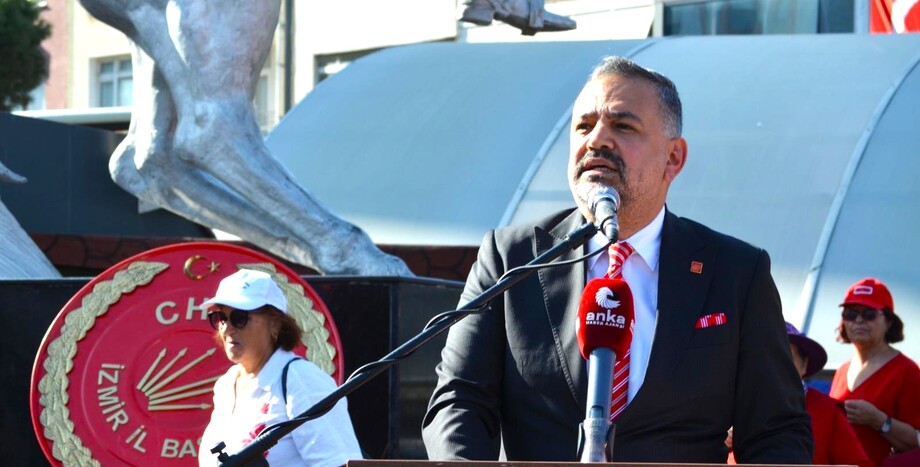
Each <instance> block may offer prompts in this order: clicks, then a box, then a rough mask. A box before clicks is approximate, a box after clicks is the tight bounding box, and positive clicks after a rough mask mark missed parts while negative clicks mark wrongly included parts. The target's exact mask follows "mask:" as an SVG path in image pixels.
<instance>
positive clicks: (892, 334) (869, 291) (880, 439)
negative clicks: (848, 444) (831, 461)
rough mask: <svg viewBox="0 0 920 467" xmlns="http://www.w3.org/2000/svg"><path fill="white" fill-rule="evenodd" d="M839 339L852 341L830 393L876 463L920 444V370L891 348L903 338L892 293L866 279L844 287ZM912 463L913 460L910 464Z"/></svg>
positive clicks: (879, 282)
mask: <svg viewBox="0 0 920 467" xmlns="http://www.w3.org/2000/svg"><path fill="white" fill-rule="evenodd" d="M840 306H842V307H843V312H842V313H841V322H840V327H839V328H838V332H839V334H838V336H837V337H838V340H839V341H841V342H845V343H848V344H850V343H851V344H853V349H854V350H855V352H854V354H853V358H852V359H851V360H850V361H848V362H846V363H844V364H843V365H842V366H841V367H840V368H839V369H838V370H837V372H836V373H835V374H834V381H833V382H832V383H831V391H830V395H831V397H833V398H835V399H837V400H840V401H843V407H844V409H845V410H846V414H847V419H848V420H849V421H850V423H851V424H853V428H854V429H855V431H856V436H857V437H858V438H859V441H860V442H861V443H862V445H863V449H865V451H866V454H868V455H869V458H870V459H871V460H872V462H874V463H875V464H876V465H880V464H881V462H882V461H883V460H884V459H885V458H886V457H888V456H889V455H891V454H892V453H893V452H904V451H909V450H912V449H916V448H917V446H918V443H920V435H918V432H917V428H918V427H920V396H918V394H920V368H918V367H917V364H916V363H915V362H914V361H913V360H911V359H909V358H907V356H905V355H904V354H902V353H901V352H899V351H897V350H896V349H895V348H894V347H892V346H891V344H892V343H895V342H900V341H902V340H904V323H903V322H902V321H901V318H899V317H898V316H897V315H895V314H894V301H893V300H892V298H891V292H889V291H888V287H886V286H885V284H883V283H882V282H881V281H879V280H877V279H873V278H865V279H863V280H861V281H859V282H856V283H855V284H853V285H851V286H850V288H849V289H848V290H847V294H846V297H844V299H843V303H841V304H840ZM912 465H916V464H912Z"/></svg>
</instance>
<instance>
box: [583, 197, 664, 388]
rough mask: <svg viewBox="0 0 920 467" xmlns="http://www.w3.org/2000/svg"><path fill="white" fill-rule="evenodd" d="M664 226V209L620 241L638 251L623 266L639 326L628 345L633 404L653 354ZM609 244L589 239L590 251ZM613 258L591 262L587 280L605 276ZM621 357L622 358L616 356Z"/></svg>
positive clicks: (600, 237)
mask: <svg viewBox="0 0 920 467" xmlns="http://www.w3.org/2000/svg"><path fill="white" fill-rule="evenodd" d="M663 225H664V207H662V208H661V211H659V212H658V215H657V216H655V219H653V220H652V222H650V223H649V224H648V225H646V226H645V227H643V228H642V229H641V230H639V231H638V232H636V233H635V234H633V235H632V236H631V237H629V238H621V239H620V241H625V242H627V243H629V244H630V245H632V247H633V248H634V249H635V252H634V253H633V254H632V255H631V256H630V257H629V258H628V259H627V260H626V264H624V265H623V280H625V281H626V283H627V284H629V289H630V290H631V291H632V294H633V303H634V305H635V316H636V318H635V319H636V325H635V328H634V329H633V339H632V343H631V344H630V346H629V349H630V356H629V388H628V390H627V394H626V400H627V401H632V400H633V397H635V395H636V392H638V391H639V388H640V387H642V382H643V381H645V371H646V370H647V369H648V358H649V355H651V353H652V341H653V340H654V339H655V327H656V326H657V323H658V258H659V255H660V253H661V228H662V226H663ZM607 242H608V240H607V237H605V236H604V234H603V233H601V232H598V233H597V234H596V235H595V236H594V237H592V238H591V239H590V240H588V244H587V246H586V248H587V250H586V251H588V252H591V251H595V250H597V249H598V248H601V247H602V246H604V245H605V244H606V243H607ZM609 265H610V259H609V257H608V256H607V253H606V252H603V253H600V254H598V255H597V256H595V257H593V258H591V259H590V260H588V263H587V267H586V269H587V278H586V279H587V280H591V279H595V278H598V277H604V275H605V274H607V266H609ZM617 358H619V355H618V356H617Z"/></svg>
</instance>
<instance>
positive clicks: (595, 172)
mask: <svg viewBox="0 0 920 467" xmlns="http://www.w3.org/2000/svg"><path fill="white" fill-rule="evenodd" d="M569 140H570V153H569V168H568V177H569V187H570V188H571V190H572V193H573V194H575V198H576V201H577V202H578V205H579V208H581V210H582V213H583V214H584V215H585V217H586V218H588V219H592V218H593V215H592V214H591V213H590V212H589V211H588V206H587V204H588V201H589V200H586V199H584V196H585V194H586V193H587V192H588V190H589V189H590V188H591V186H593V185H595V184H600V185H605V186H610V187H613V188H614V189H616V190H617V192H618V193H619V194H620V198H621V207H620V220H621V224H627V225H624V226H622V227H621V230H623V234H624V236H629V235H631V234H632V233H634V232H635V231H636V230H638V229H639V228H641V227H643V226H645V224H647V223H648V222H650V221H651V220H652V218H654V216H655V215H656V214H658V211H659V210H660V209H661V207H662V206H663V205H664V201H665V198H666V196H667V191H668V186H669V185H670V183H671V181H673V180H674V179H675V178H676V177H677V174H678V173H680V171H681V169H682V168H683V165H684V162H685V160H686V156H687V145H686V142H685V141H684V140H683V138H680V137H671V136H670V135H669V134H668V130H667V128H666V127H665V122H664V120H663V119H662V113H661V109H660V106H659V99H658V92H657V90H656V89H655V87H654V85H652V84H651V83H649V82H647V81H645V80H643V79H640V78H623V77H620V76H607V77H601V78H599V79H597V80H593V81H591V82H589V83H588V84H587V85H585V87H584V88H583V89H582V91H581V94H579V96H578V99H577V100H576V101H575V106H574V108H573V111H572V126H571V129H570V135H569ZM630 224H635V225H630Z"/></svg>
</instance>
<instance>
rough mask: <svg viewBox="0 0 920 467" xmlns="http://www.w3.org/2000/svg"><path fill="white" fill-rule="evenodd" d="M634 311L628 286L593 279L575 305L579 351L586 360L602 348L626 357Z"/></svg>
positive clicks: (611, 281)
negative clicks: (594, 351)
mask: <svg viewBox="0 0 920 467" xmlns="http://www.w3.org/2000/svg"><path fill="white" fill-rule="evenodd" d="M634 324H635V311H634V308H633V296H632V291H631V290H630V289H629V284H627V283H626V282H624V281H623V280H621V279H607V278H598V279H592V280H591V281H589V282H588V285H587V286H585V291H584V292H583V293H582V295H581V301H580V302H579V304H578V325H577V329H576V331H575V332H576V336H577V337H578V350H579V351H581V356H582V357H584V358H585V359H586V360H587V359H588V357H589V356H590V355H591V351H592V350H594V349H596V348H598V347H604V348H608V349H612V350H613V351H614V352H615V353H616V354H617V356H620V355H625V354H626V351H627V350H629V344H630V343H632V337H633V325H634Z"/></svg>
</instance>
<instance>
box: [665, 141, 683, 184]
mask: <svg viewBox="0 0 920 467" xmlns="http://www.w3.org/2000/svg"><path fill="white" fill-rule="evenodd" d="M686 163H687V140H685V139H683V138H682V137H680V136H677V137H674V138H671V141H669V142H668V160H667V163H666V165H665V169H664V178H665V180H666V181H667V182H668V183H671V182H673V181H674V179H676V178H677V175H678V174H680V171H681V170H683V169H684V164H686Z"/></svg>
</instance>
